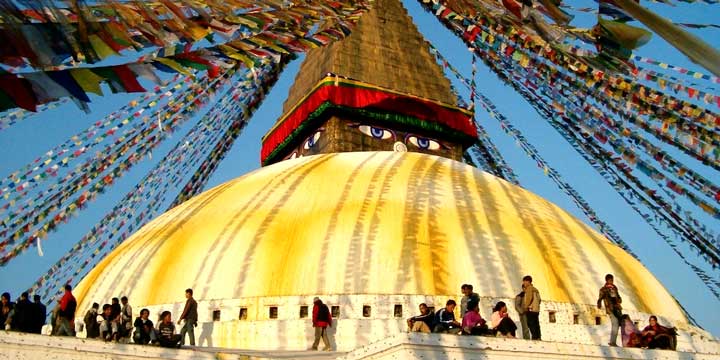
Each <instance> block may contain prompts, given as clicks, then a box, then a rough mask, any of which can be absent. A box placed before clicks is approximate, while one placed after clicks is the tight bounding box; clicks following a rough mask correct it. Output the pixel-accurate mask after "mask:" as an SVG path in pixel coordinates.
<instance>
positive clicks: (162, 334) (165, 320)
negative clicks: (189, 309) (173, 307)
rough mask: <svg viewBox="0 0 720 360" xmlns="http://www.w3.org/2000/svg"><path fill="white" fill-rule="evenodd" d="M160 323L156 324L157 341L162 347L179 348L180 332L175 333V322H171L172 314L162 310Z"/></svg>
mask: <svg viewBox="0 0 720 360" xmlns="http://www.w3.org/2000/svg"><path fill="white" fill-rule="evenodd" d="M160 319H162V321H161V322H160V325H158V335H159V336H158V342H159V343H160V346H162V347H170V348H179V347H180V340H182V337H181V336H180V334H176V333H175V324H173V322H172V314H171V313H170V312H169V311H163V313H162V314H161V315H160Z"/></svg>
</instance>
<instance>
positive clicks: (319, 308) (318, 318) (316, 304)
mask: <svg viewBox="0 0 720 360" xmlns="http://www.w3.org/2000/svg"><path fill="white" fill-rule="evenodd" d="M312 325H313V328H315V341H314V342H313V345H312V349H313V350H317V349H318V345H319V344H320V339H321V338H322V340H323V344H324V345H325V349H324V350H325V351H331V350H332V348H331V346H330V339H328V335H327V328H328V327H331V326H332V313H330V309H328V306H327V305H325V304H323V302H322V300H320V298H319V297H316V298H314V299H313V315H312Z"/></svg>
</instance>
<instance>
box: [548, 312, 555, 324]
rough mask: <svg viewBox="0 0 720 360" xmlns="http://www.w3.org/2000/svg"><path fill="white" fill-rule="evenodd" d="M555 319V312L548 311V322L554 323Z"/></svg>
mask: <svg viewBox="0 0 720 360" xmlns="http://www.w3.org/2000/svg"><path fill="white" fill-rule="evenodd" d="M556 321H557V319H555V312H554V311H550V312H549V313H548V322H550V323H554V322H556Z"/></svg>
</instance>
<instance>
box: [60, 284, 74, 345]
mask: <svg viewBox="0 0 720 360" xmlns="http://www.w3.org/2000/svg"><path fill="white" fill-rule="evenodd" d="M76 308H77V301H76V300H75V297H74V296H73V294H72V287H71V286H70V284H67V285H65V294H63V297H62V298H61V299H60V310H59V311H58V317H57V323H56V325H57V327H58V330H57V332H56V334H57V335H59V336H75V309H76Z"/></svg>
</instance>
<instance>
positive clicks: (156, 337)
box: [0, 274, 677, 350]
mask: <svg viewBox="0 0 720 360" xmlns="http://www.w3.org/2000/svg"><path fill="white" fill-rule="evenodd" d="M532 281H533V279H532V277H531V276H529V275H528V276H525V277H523V279H522V285H521V287H522V291H520V293H519V294H517V295H516V296H515V304H514V307H515V310H516V312H517V314H518V316H519V321H520V326H521V331H522V338H523V339H532V340H541V333H540V321H539V315H540V302H541V299H540V292H539V290H538V289H537V288H535V286H533V283H532ZM64 289H65V292H64V293H63V296H62V297H61V298H60V301H59V302H58V304H57V306H56V307H55V308H54V310H53V311H52V314H51V315H52V316H51V321H52V322H51V324H52V333H51V335H57V336H75V312H76V309H77V301H76V300H75V297H74V296H73V294H72V288H71V286H70V285H65V288H64ZM461 291H462V294H463V297H462V299H461V300H460V316H461V318H460V319H459V320H458V319H456V317H455V308H456V306H457V303H456V302H455V300H453V299H450V300H448V301H447V302H446V303H445V307H443V308H441V309H439V310H438V311H437V312H435V313H433V312H432V311H431V309H430V308H429V307H428V306H427V304H424V303H423V304H420V306H419V309H420V315H417V316H413V317H411V318H409V319H407V325H408V330H409V331H412V332H424V333H430V332H434V333H449V334H463V335H484V336H504V337H509V338H514V337H515V336H516V331H517V330H518V327H517V325H516V323H515V321H514V320H513V319H511V318H510V315H509V314H508V307H507V304H506V303H505V302H503V301H499V302H497V303H496V304H495V305H494V306H493V308H492V315H491V316H490V321H489V322H488V321H486V320H485V319H484V318H483V317H482V316H481V315H480V295H478V294H477V293H475V292H473V286H472V285H470V284H464V285H462V287H461ZM28 296H29V295H28V293H27V292H24V293H22V295H20V298H19V299H18V300H17V301H16V302H15V303H13V302H12V301H11V297H10V294H9V293H3V294H2V297H1V298H0V305H1V306H2V309H1V310H2V311H0V324H1V325H3V326H4V329H5V330H13V331H21V332H29V333H36V334H40V333H41V331H42V327H43V326H44V325H45V320H46V318H47V310H46V307H45V305H43V304H42V303H41V301H40V296H38V295H35V296H34V297H33V299H34V302H30V300H29V299H28ZM185 298H186V301H185V307H184V308H183V312H182V314H181V315H180V318H179V319H178V325H180V324H182V328H181V330H180V333H179V334H178V333H177V332H176V328H175V324H174V323H173V320H172V313H171V312H170V311H163V312H161V313H160V315H159V317H158V324H157V326H155V324H153V322H152V321H151V320H150V311H149V310H148V309H142V310H140V314H139V316H138V317H136V318H135V320H134V321H132V319H133V309H132V306H131V305H130V303H129V301H128V298H127V297H126V296H122V297H120V298H119V299H118V298H113V299H112V300H111V303H110V304H104V305H103V306H102V311H100V305H99V304H98V303H93V304H92V307H91V308H90V310H88V311H87V313H86V314H85V316H84V318H83V324H82V325H81V326H84V327H85V332H86V336H87V338H91V339H102V340H104V341H112V342H129V341H130V338H131V337H132V340H133V342H134V343H137V344H157V345H159V346H164V347H181V346H182V345H183V344H184V341H185V336H186V335H187V336H188V338H189V340H190V345H191V346H194V345H195V332H194V328H195V327H196V326H197V321H198V313H197V302H196V301H195V299H194V298H193V290H192V289H186V290H185ZM603 306H604V307H605V312H606V313H607V315H608V317H609V319H610V340H609V342H608V345H610V346H618V345H617V337H618V334H619V333H620V334H622V346H623V347H640V348H650V349H673V350H674V349H675V347H676V342H677V331H676V329H675V328H670V327H665V326H661V325H659V324H658V322H657V317H656V316H654V315H652V316H650V319H649V325H648V326H646V327H645V328H644V329H643V330H642V331H641V330H639V329H638V328H637V326H636V324H635V323H634V322H633V321H632V319H631V318H630V316H629V315H628V314H624V313H623V311H622V298H621V296H620V291H619V290H618V288H617V286H616V285H615V284H614V277H613V275H612V274H607V275H606V276H605V284H604V285H603V286H602V287H601V288H600V291H599V295H598V300H597V307H598V309H601V308H602V307H603ZM312 325H313V328H314V329H315V339H314V342H313V344H312V347H311V349H312V350H317V349H318V345H319V344H320V340H322V341H323V343H324V346H325V348H324V349H325V350H330V349H331V345H330V341H329V339H328V332H327V328H328V327H331V326H332V314H331V312H330V310H329V308H328V306H327V305H325V304H323V302H322V301H321V300H320V299H319V298H317V297H316V298H314V300H313V312H312Z"/></svg>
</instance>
